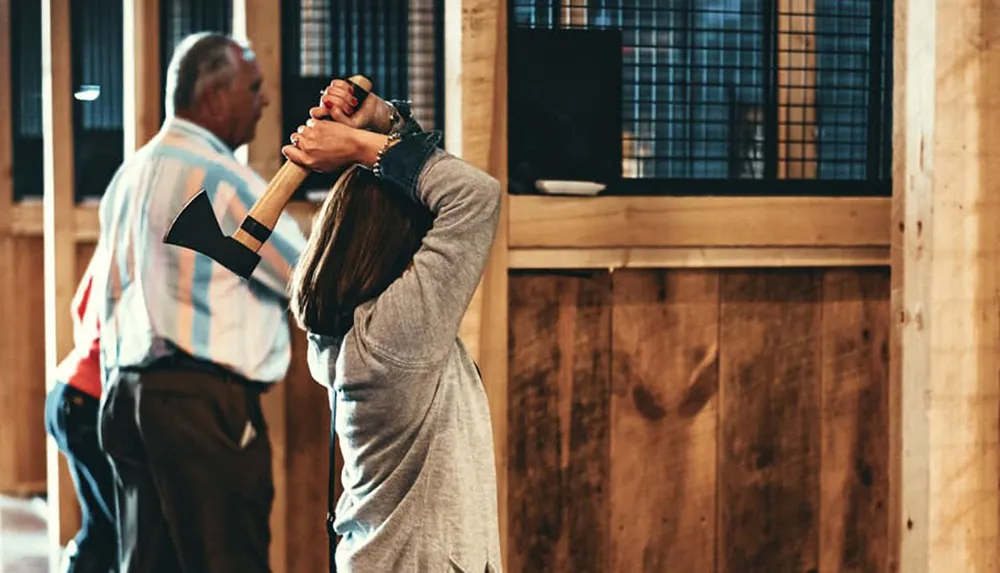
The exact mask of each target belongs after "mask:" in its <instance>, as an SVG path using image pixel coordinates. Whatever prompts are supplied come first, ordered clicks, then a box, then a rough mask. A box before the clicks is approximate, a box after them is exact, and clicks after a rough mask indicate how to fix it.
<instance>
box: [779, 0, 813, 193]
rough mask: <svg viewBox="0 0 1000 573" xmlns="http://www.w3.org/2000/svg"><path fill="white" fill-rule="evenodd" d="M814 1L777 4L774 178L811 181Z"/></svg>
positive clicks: (780, 2) (799, 0) (786, 0)
mask: <svg viewBox="0 0 1000 573" xmlns="http://www.w3.org/2000/svg"><path fill="white" fill-rule="evenodd" d="M817 171H818V163H817V157H816V2H815V0H779V1H778V177H779V178H780V179H815V178H816V175H817Z"/></svg>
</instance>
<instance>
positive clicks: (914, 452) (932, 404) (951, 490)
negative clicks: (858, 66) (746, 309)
mask: <svg viewBox="0 0 1000 573" xmlns="http://www.w3.org/2000/svg"><path fill="white" fill-rule="evenodd" d="M895 9H896V25H895V30H896V35H895V46H896V51H895V58H896V60H895V66H896V67H895V105H894V118H893V124H894V126H895V127H894V130H895V133H894V142H893V156H894V165H893V177H892V181H893V211H894V221H893V241H892V266H893V268H892V285H893V292H892V299H893V300H892V305H893V308H894V310H895V314H894V317H895V320H894V323H893V329H892V333H891V334H892V347H893V356H892V368H891V370H890V372H891V378H890V392H891V401H890V405H891V410H890V414H891V416H892V436H891V439H890V447H891V448H892V452H893V455H892V457H891V461H892V463H893V466H892V470H893V474H892V488H893V489H894V490H895V492H896V494H895V495H894V496H893V500H892V504H891V506H890V511H891V513H890V517H891V524H890V527H891V534H892V541H893V547H892V551H893V553H894V554H895V555H894V557H895V558H894V559H893V563H892V565H893V570H895V571H900V572H905V573H923V572H930V571H966V572H969V573H977V572H982V571H991V572H992V571H996V569H997V563H998V557H1000V556H998V541H1000V539H998V537H1000V535H998V534H1000V531H998V530H1000V511H998V508H1000V503H998V483H1000V464H998V462H1000V455H998V454H1000V452H998V447H1000V443H998V438H1000V436H998V428H1000V401H998V391H1000V388H998V375H997V372H998V370H1000V268H998V267H1000V259H998V248H1000V227H998V226H997V225H996V222H997V220H998V219H1000V178H998V177H997V176H996V174H995V173H993V172H991V171H992V170H995V169H996V165H997V160H998V158H1000V157H998V152H997V146H996V142H997V135H998V134H1000V128H998V127H997V126H998V125H1000V101H998V100H997V97H996V94H997V92H998V91H1000V44H998V43H997V42H994V41H992V40H993V38H994V37H995V36H996V34H995V32H994V31H995V30H997V29H998V27H1000V6H998V5H997V3H996V2H993V1H987V0H947V1H946V0H898V1H897V3H896V6H895Z"/></svg>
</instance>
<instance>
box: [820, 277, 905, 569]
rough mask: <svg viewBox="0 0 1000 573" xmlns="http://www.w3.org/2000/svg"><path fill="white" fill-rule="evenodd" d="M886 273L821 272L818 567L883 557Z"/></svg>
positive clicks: (866, 563)
mask: <svg viewBox="0 0 1000 573" xmlns="http://www.w3.org/2000/svg"><path fill="white" fill-rule="evenodd" d="M889 324H890V319H889V273H888V272H885V271H884V270H834V271H828V272H826V273H824V276H823V330H822V336H823V346H822V355H823V370H822V380H823V390H822V400H823V406H822V412H821V418H822V455H821V459H822V470H823V471H822V474H821V478H820V512H819V514H820V520H819V522H820V565H819V570H820V571H838V572H843V573H867V572H869V571H885V570H886V566H887V564H888V533H889V530H888V521H887V512H886V508H887V502H888V496H889V481H888V461H889V439H888V432H887V429H888V426H889V408H888V406H889V405H888V392H887V389H888V381H889V377H888V368H889Z"/></svg>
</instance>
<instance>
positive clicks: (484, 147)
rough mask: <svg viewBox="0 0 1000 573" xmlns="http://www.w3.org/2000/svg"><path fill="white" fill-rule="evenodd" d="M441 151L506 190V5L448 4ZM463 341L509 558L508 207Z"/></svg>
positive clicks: (497, 1)
mask: <svg viewBox="0 0 1000 573" xmlns="http://www.w3.org/2000/svg"><path fill="white" fill-rule="evenodd" d="M445 38H447V40H446V42H447V43H446V45H445V106H446V112H445V113H446V119H445V129H446V133H445V145H446V147H447V148H448V150H449V151H450V152H451V153H453V154H455V155H458V156H460V157H462V158H464V159H465V160H466V161H468V162H469V163H471V164H472V165H475V166H477V167H479V168H480V169H483V170H485V171H487V172H489V173H490V174H492V175H493V176H494V177H496V178H497V179H499V180H500V182H501V184H503V186H504V188H505V189H506V186H507V1H506V0H446V1H445ZM507 204H508V201H507V197H506V193H505V196H504V201H503V205H502V207H501V215H500V226H499V229H498V230H497V237H496V241H495V242H494V245H493V250H492V251H491V253H490V258H489V262H488V263H487V266H486V271H485V273H484V276H483V280H482V282H481V283H480V285H479V288H478V289H477V293H476V296H475V297H474V299H473V301H472V304H471V305H470V306H469V311H468V313H467V315H466V320H465V321H463V328H462V339H463V340H464V341H465V342H466V344H467V345H468V346H469V347H470V351H471V352H472V356H473V357H475V358H476V359H477V360H478V362H479V365H480V368H481V370H482V373H483V383H484V385H485V387H486V393H487V396H488V398H489V402H490V412H491V413H492V418H493V420H492V421H493V435H494V440H493V442H494V448H495V450H496V465H497V489H498V492H497V494H498V508H499V511H500V543H501V551H503V554H504V560H505V562H506V555H507V541H508V539H507V529H508V527H507V523H508V518H507V513H508V508H507V457H508V456H507V404H508V395H507V384H508V380H507V343H508V340H507V218H508V217H507V212H508V207H507Z"/></svg>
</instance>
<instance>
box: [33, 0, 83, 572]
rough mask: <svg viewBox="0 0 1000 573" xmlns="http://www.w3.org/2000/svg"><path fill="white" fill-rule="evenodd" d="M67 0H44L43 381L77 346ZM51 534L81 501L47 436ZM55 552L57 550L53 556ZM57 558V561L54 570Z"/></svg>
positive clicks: (59, 531)
mask: <svg viewBox="0 0 1000 573" xmlns="http://www.w3.org/2000/svg"><path fill="white" fill-rule="evenodd" d="M71 82H72V63H71V60H70V4H69V0H42V133H43V137H44V140H45V144H44V173H45V191H44V197H43V203H42V225H43V229H44V241H45V248H44V266H45V386H46V389H51V388H52V385H53V383H54V375H55V368H56V365H57V364H58V361H59V360H61V359H62V358H63V357H65V356H66V355H67V354H68V353H69V351H70V350H71V349H72V347H73V324H72V321H71V317H70V305H71V302H72V299H73V293H74V291H75V289H76V243H75V236H74V234H75V229H74V226H75V216H74V215H75V212H74V210H75V208H76V200H75V193H74V173H73V107H72V105H73V104H72V97H73V86H72V85H71ZM47 443H48V446H47V448H46V460H47V464H46V467H47V469H48V476H47V481H48V494H49V539H50V542H51V544H52V549H53V550H55V549H56V547H57V546H58V545H63V544H65V543H66V542H67V541H69V539H70V538H71V537H72V536H73V535H74V534H75V533H76V531H77V528H78V527H79V521H80V519H79V505H78V504H77V501H76V496H75V494H74V491H73V486H72V482H71V480H70V478H69V474H68V471H67V468H66V464H65V459H64V458H63V457H62V456H61V455H60V454H59V452H58V450H57V448H56V446H55V442H53V441H52V439H51V438H50V439H48V441H47ZM56 558H57V555H56V552H55V551H53V559H54V560H55V559H56ZM56 563H57V562H56V561H54V562H53V570H55V566H56Z"/></svg>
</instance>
